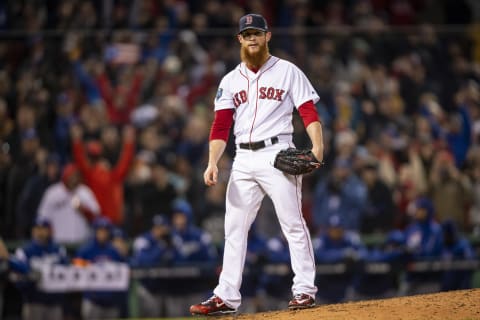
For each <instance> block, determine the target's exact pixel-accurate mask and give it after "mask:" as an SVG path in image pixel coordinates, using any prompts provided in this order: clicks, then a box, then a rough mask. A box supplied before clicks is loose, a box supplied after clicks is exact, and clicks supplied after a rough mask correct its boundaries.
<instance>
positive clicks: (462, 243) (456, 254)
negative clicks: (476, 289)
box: [441, 220, 475, 291]
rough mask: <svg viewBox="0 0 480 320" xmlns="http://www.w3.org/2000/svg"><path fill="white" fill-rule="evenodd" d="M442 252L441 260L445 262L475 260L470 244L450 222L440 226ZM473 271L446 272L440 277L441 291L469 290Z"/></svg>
mask: <svg viewBox="0 0 480 320" xmlns="http://www.w3.org/2000/svg"><path fill="white" fill-rule="evenodd" d="M442 230H443V250H442V260H443V261H445V262H450V261H453V262H460V261H462V260H463V261H465V260H470V261H471V260H473V259H475V252H474V251H473V248H472V246H471V244H470V242H469V241H468V240H467V239H465V238H464V237H462V236H461V235H460V234H459V232H458V229H457V226H456V225H455V222H453V221H452V220H447V221H445V222H444V223H443V224H442ZM472 273H473V270H472V269H470V270H468V269H467V270H461V269H455V268H453V269H452V270H446V271H444V272H443V276H442V284H441V285H442V286H441V290H442V291H450V290H460V289H469V288H471V287H472Z"/></svg>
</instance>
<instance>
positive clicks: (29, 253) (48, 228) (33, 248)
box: [9, 218, 68, 320]
mask: <svg viewBox="0 0 480 320" xmlns="http://www.w3.org/2000/svg"><path fill="white" fill-rule="evenodd" d="M67 262H68V259H67V254H66V250H65V248H63V247H60V246H59V245H58V244H56V243H55V242H53V240H52V225H51V223H50V221H49V220H48V219H46V218H37V219H36V220H35V223H34V225H33V227H32V240H31V241H29V242H28V243H27V244H26V245H25V246H24V247H22V248H19V249H17V250H16V252H15V256H14V257H13V258H12V259H11V262H10V263H9V265H10V266H11V268H12V267H13V269H14V270H15V269H16V270H15V271H20V273H23V274H24V276H26V278H25V279H26V280H21V281H19V282H18V283H17V285H18V287H19V289H20V291H21V292H22V295H23V306H22V318H23V320H29V319H40V320H41V319H45V320H47V319H53V320H57V319H58V320H61V319H63V312H62V303H63V301H62V294H60V293H47V292H44V291H42V290H41V289H40V288H38V287H37V285H36V283H35V282H34V281H31V280H28V276H29V275H32V274H33V272H36V271H40V269H41V268H43V267H44V266H47V265H54V264H66V263H67Z"/></svg>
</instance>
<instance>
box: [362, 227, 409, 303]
mask: <svg viewBox="0 0 480 320" xmlns="http://www.w3.org/2000/svg"><path fill="white" fill-rule="evenodd" d="M407 261H408V254H407V251H406V247H405V234H404V233H403V231H401V230H393V231H390V232H389V233H388V234H387V236H386V237H385V241H384V242H383V243H382V244H381V245H379V246H378V247H375V248H372V249H371V250H367V252H366V254H365V255H364V265H363V269H362V272H360V273H359V274H358V276H357V277H356V279H355V282H354V289H355V300H366V299H374V298H377V299H378V298H391V297H395V296H397V295H398V294H399V289H400V281H401V274H402V271H403V270H404V268H405V265H406V263H407Z"/></svg>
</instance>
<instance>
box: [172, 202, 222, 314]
mask: <svg viewBox="0 0 480 320" xmlns="http://www.w3.org/2000/svg"><path fill="white" fill-rule="evenodd" d="M172 207H173V209H172V241H173V245H174V247H175V249H176V251H177V252H178V255H177V257H176V260H175V265H176V266H199V265H201V266H202V267H205V268H208V269H214V268H216V267H217V262H218V261H217V258H218V254H217V250H216V248H215V246H214V245H213V243H212V237H211V235H210V234H209V233H207V232H205V231H203V230H201V229H200V228H198V227H197V226H196V225H195V224H194V222H193V208H192V206H191V205H190V203H189V202H188V201H187V200H185V199H177V200H175V201H174V203H173V205H172ZM212 277H214V275H212ZM212 277H202V279H201V280H200V281H195V282H192V281H191V279H178V280H177V281H176V284H175V288H172V290H170V294H169V295H168V296H167V299H166V301H167V316H168V317H180V316H186V315H188V313H186V312H187V310H188V307H189V306H190V305H191V304H193V303H195V302H196V301H198V300H200V299H202V298H203V297H204V294H205V290H206V287H208V286H209V285H210V283H211V281H212Z"/></svg>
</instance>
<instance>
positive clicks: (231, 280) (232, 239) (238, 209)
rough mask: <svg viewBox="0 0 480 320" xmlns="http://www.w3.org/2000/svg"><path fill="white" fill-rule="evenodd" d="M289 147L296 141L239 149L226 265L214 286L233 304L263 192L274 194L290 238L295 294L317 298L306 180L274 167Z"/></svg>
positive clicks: (229, 202)
mask: <svg viewBox="0 0 480 320" xmlns="http://www.w3.org/2000/svg"><path fill="white" fill-rule="evenodd" d="M289 145H292V143H291V142H285V141H280V142H279V143H277V144H274V145H270V146H267V147H265V148H263V149H260V150H256V151H252V150H245V149H239V148H237V154H236V157H235V160H234V163H233V167H232V172H231V175H230V180H229V183H228V188H227V195H226V215H225V249H224V255H223V268H222V272H221V274H220V279H219V283H218V285H217V287H216V288H215V290H214V294H215V295H217V296H218V297H220V298H221V299H222V300H223V301H224V302H225V303H226V304H227V305H228V306H230V307H232V308H238V307H239V306H240V304H241V295H240V286H241V283H242V273H243V268H244V263H245V255H246V250H247V237H248V231H249V229H250V226H251V225H252V223H253V221H254V220H255V217H256V215H257V212H258V210H259V208H260V205H261V202H262V199H263V197H264V196H265V195H268V196H269V197H270V198H271V200H272V202H273V205H274V207H275V211H276V214H277V217H278V219H279V222H280V226H281V229H282V232H283V234H284V235H285V237H286V239H287V241H288V245H289V251H290V257H291V265H292V270H293V272H294V275H295V276H294V278H293V286H292V293H293V294H294V295H295V294H298V293H306V294H308V295H311V296H313V297H314V296H315V293H316V292H317V288H316V287H315V284H314V282H315V260H314V255H313V249H312V242H311V239H310V233H309V231H308V228H307V225H306V223H305V220H304V218H303V214H302V211H301V208H302V205H301V194H302V178H301V176H291V175H286V174H284V173H282V172H281V171H280V170H277V169H275V168H274V167H273V162H274V159H275V155H276V154H277V152H278V151H280V150H281V149H284V148H287V147H289Z"/></svg>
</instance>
